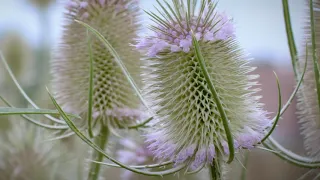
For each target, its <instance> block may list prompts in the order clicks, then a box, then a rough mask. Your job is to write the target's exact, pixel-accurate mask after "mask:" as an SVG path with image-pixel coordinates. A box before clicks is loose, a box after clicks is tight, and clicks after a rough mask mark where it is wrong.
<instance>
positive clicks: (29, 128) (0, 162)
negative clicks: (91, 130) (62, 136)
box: [0, 121, 68, 180]
mask: <svg viewBox="0 0 320 180" xmlns="http://www.w3.org/2000/svg"><path fill="white" fill-rule="evenodd" d="M46 138H48V139H49V138H50V136H49V134H48V133H47V132H46V131H45V130H44V129H40V128H37V127H35V126H33V125H31V124H28V123H27V122H25V121H19V122H18V123H13V124H12V129H11V130H10V131H8V132H6V133H5V134H4V135H2V136H1V137H0V141H1V143H0V149H1V151H0V179H3V180H4V179H47V180H62V179H68V178H67V177H66V176H65V174H64V171H61V170H62V169H59V168H60V167H62V166H63V164H65V163H66V162H68V160H67V158H66V157H67V156H65V154H64V153H65V152H64V151H63V147H62V146H59V144H58V142H44V141H45V140H46Z"/></svg>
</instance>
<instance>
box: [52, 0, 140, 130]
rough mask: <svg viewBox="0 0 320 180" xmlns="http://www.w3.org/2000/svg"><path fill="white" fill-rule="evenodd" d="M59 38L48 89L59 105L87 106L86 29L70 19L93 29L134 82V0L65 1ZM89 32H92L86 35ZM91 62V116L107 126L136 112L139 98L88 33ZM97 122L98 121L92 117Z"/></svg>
mask: <svg viewBox="0 0 320 180" xmlns="http://www.w3.org/2000/svg"><path fill="white" fill-rule="evenodd" d="M66 6H67V12H66V13H65V18H66V20H67V24H66V25H65V26H64V32H63V37H62V43H61V44H60V47H59V48H57V51H56V53H55V58H54V60H53V61H52V75H53V84H52V86H53V89H54V92H55V95H56V98H57V100H58V102H59V103H61V104H62V107H63V108H64V109H65V110H66V111H69V112H73V113H76V114H81V115H83V117H84V118H83V119H86V116H87V110H88V92H89V79H90V73H89V72H90V53H89V50H88V48H89V42H88V41H87V40H86V39H87V30H86V28H85V27H84V26H82V25H80V24H78V23H77V22H74V19H78V20H79V19H80V20H82V21H84V22H85V23H88V24H89V25H90V26H92V27H93V28H95V29H97V30H98V31H99V32H100V33H101V34H102V35H103V36H105V38H106V39H107V40H108V41H109V42H110V43H111V44H112V46H113V47H114V48H115V49H116V51H117V52H118V53H119V55H120V57H121V58H122V60H123V62H124V64H125V65H126V67H127V69H128V71H129V72H130V73H131V75H132V76H133V78H134V80H135V81H136V82H137V84H138V85H139V84H141V80H140V55H139V53H138V52H136V51H134V50H133V47H132V46H130V43H132V42H133V39H135V38H136V33H137V31H138V30H139V20H138V18H139V9H138V3H137V2H136V1H135V0H83V1H80V0H72V1H69V2H68V3H67V5H66ZM92 37H93V36H92ZM91 45H92V56H93V64H94V65H93V66H94V80H93V83H94V86H93V118H94V120H102V121H103V122H104V123H106V124H108V125H110V127H118V125H119V124H122V126H125V124H124V123H128V122H129V123H130V122H131V123H132V120H136V119H140V118H141V115H142V113H141V111H140V104H139V99H138V98H136V96H135V95H134V92H133V90H132V88H131V86H130V85H129V83H128V82H127V79H126V77H125V76H124V74H123V72H122V71H121V69H120V67H119V66H118V65H117V64H116V61H115V60H114V58H113V56H112V55H111V54H110V53H109V51H108V50H107V49H106V47H105V46H104V45H103V44H102V43H101V42H100V41H99V40H98V39H96V38H92V42H91ZM98 124H99V123H98Z"/></svg>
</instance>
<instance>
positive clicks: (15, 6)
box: [0, 0, 305, 63]
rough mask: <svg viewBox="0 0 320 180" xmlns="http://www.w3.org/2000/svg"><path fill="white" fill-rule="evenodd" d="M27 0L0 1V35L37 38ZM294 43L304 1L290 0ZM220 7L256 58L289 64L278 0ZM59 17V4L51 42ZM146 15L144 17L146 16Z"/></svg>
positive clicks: (148, 4)
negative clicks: (13, 34)
mask: <svg viewBox="0 0 320 180" xmlns="http://www.w3.org/2000/svg"><path fill="white" fill-rule="evenodd" d="M26 1H27V0H0V35H1V34H2V33H4V32H5V31H13V30H16V31H19V32H21V33H22V34H23V36H24V37H25V38H26V39H27V40H29V41H30V42H31V43H32V44H33V45H37V42H38V40H39V32H40V25H39V17H38V15H37V11H36V9H35V8H34V7H32V6H30V5H28V3H27V2H26ZM289 3H290V10H291V17H292V21H293V22H292V23H293V30H294V34H295V38H296V41H297V44H299V42H301V40H302V27H303V16H304V7H305V6H304V1H303V0H289ZM154 4H155V1H154V0H141V6H142V8H144V9H146V10H152V9H153V8H152V6H153V5H154ZM218 7H219V10H220V11H225V12H226V13H228V14H229V15H230V16H233V18H234V20H235V22H236V27H237V36H238V40H239V42H240V43H241V45H242V46H243V47H244V48H245V49H246V50H247V52H249V53H250V54H252V55H253V56H255V57H262V58H266V59H274V60H276V61H277V63H290V60H289V50H288V46H287V39H286V34H285V26H284V22H283V15H282V4H281V1H280V0H220V1H219V6H218ZM61 17H62V7H61V5H53V6H51V7H50V27H49V28H50V29H51V32H52V35H51V37H50V39H51V40H52V42H54V43H55V42H57V40H58V38H59V36H60V34H61V28H60V22H61ZM146 18H147V16H146Z"/></svg>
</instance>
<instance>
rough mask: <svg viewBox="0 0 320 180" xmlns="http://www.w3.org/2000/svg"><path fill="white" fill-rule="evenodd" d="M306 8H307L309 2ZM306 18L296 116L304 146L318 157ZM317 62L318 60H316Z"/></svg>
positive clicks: (319, 34)
mask: <svg viewBox="0 0 320 180" xmlns="http://www.w3.org/2000/svg"><path fill="white" fill-rule="evenodd" d="M307 4H308V6H307V7H308V8H309V3H307ZM319 8H320V1H319V0H315V1H314V17H315V18H314V19H315V29H316V32H315V33H316V34H315V35H316V36H315V37H316V44H317V50H316V51H317V52H318V51H319V46H320V31H319V28H320V21H319V18H317V17H320V10H319ZM307 12H308V15H307V18H306V22H307V23H306V26H305V35H306V42H305V43H304V44H303V45H302V46H301V54H302V55H301V57H300V58H299V59H300V64H304V63H305V61H306V57H307V58H308V64H307V69H306V72H305V76H304V80H303V84H302V86H301V87H300V89H299V92H298V95H297V100H298V103H297V109H298V118H299V122H300V123H301V134H302V135H303V136H304V146H305V148H306V150H307V151H308V153H309V154H310V155H311V156H313V157H315V158H317V159H319V158H320V148H319V147H320V104H319V102H318V96H317V87H316V80H315V73H314V66H313V65H314V64H313V56H312V47H311V33H310V32H311V31H310V26H311V25H310V15H309V12H310V11H307ZM306 43H308V45H307V48H308V54H306V53H305V52H306ZM318 62H319V61H318ZM300 72H301V73H302V72H303V67H301V69H300Z"/></svg>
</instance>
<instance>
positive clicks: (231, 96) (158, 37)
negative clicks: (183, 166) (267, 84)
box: [137, 0, 270, 169]
mask: <svg viewBox="0 0 320 180" xmlns="http://www.w3.org/2000/svg"><path fill="white" fill-rule="evenodd" d="M188 2H189V1H188ZM195 2H196V1H193V0H191V1H190V3H191V4H189V5H188V4H187V5H181V4H180V1H178V0H173V1H172V3H173V4H176V5H177V6H173V7H171V6H170V5H169V7H166V5H165V3H162V4H161V3H160V4H161V5H162V6H163V8H162V10H163V13H162V15H163V16H161V17H160V16H157V17H155V18H154V20H155V21H156V22H157V23H158V24H155V25H153V26H151V29H152V30H153V31H154V34H153V35H150V36H147V37H144V38H142V39H141V40H140V41H138V44H137V48H138V49H140V50H141V51H142V52H144V53H146V55H147V57H146V58H145V59H144V62H145V64H144V65H145V71H146V73H144V76H143V78H144V80H145V82H146V87H145V89H144V90H145V93H146V97H147V98H149V102H150V106H151V107H152V108H154V112H157V115H156V118H155V119H156V121H155V122H154V125H153V127H152V129H151V130H150V132H148V133H147V142H148V143H150V146H149V148H150V149H151V150H153V152H154V154H155V156H156V157H157V158H162V159H171V160H173V161H174V162H175V163H176V164H180V163H188V164H189V167H191V168H193V169H195V168H197V167H200V166H201V165H203V164H206V163H212V161H213V159H214V158H215V157H216V155H217V154H223V155H227V154H229V148H228V145H227V139H226V133H225V129H224V127H223V124H222V119H221V116H220V113H219V111H218V109H217V102H216V101H215V100H214V99H213V96H212V94H211V91H210V90H209V87H208V83H207V81H206V80H205V77H204V74H203V71H202V70H201V67H200V65H199V62H198V59H197V57H196V55H195V50H194V48H193V46H192V33H194V35H195V37H196V39H197V41H198V42H199V44H200V47H201V50H202V53H203V56H204V59H205V63H206V65H207V67H208V72H209V74H210V76H211V77H212V81H213V84H214V86H215V88H216V91H217V93H218V96H219V98H220V100H221V102H222V106H223V108H224V110H225V111H226V115H227V117H228V120H229V126H230V129H231V132H232V136H233V138H234V146H235V148H236V149H241V148H252V147H253V146H254V145H255V144H257V143H258V142H259V141H260V140H261V139H262V138H263V136H264V134H265V130H266V128H267V127H268V126H270V121H269V119H268V118H267V113H266V112H265V111H263V110H262V106H263V104H261V103H259V102H258V100H259V99H260V97H259V96H256V95H255V93H256V92H257V91H259V89H257V88H254V87H255V86H256V85H257V83H256V82H255V81H254V80H255V79H256V78H257V77H258V76H257V75H248V73H250V72H252V71H253V70H254V68H252V67H250V66H248V58H247V56H246V55H244V53H243V50H242V49H241V48H240V47H239V46H238V43H237V41H236V40H235V37H234V28H233V22H232V20H230V19H229V18H228V17H227V16H226V15H225V14H220V13H219V12H217V11H216V8H215V5H216V4H215V3H212V2H211V1H207V0H205V1H201V3H199V4H197V5H200V7H194V6H193V3H195ZM188 7H189V8H188ZM170 9H172V11H171V10H170ZM197 9H200V10H199V11H197ZM169 12H170V13H169Z"/></svg>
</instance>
